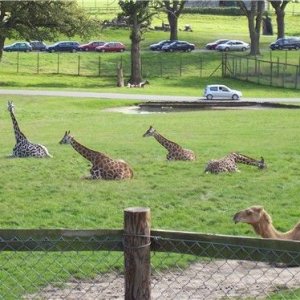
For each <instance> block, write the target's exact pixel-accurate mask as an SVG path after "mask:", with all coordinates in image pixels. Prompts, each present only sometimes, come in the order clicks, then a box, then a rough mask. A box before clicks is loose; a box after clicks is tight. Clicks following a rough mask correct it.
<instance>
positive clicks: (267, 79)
mask: <svg viewBox="0 0 300 300" xmlns="http://www.w3.org/2000/svg"><path fill="white" fill-rule="evenodd" d="M299 62H300V58H299ZM223 63H224V64H225V65H224V68H223V76H226V77H231V78H237V79H241V80H246V81H251V82H255V83H258V84H264V85H270V86H275V87H284V88H294V89H300V63H299V64H298V65H294V64H288V63H282V62H279V60H277V61H266V60H260V59H257V58H250V57H244V56H236V55H228V54H225V57H224V59H223Z"/></svg>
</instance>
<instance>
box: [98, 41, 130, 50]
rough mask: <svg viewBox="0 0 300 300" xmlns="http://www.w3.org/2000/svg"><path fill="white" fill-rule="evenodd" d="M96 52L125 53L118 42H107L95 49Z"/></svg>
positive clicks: (123, 47)
mask: <svg viewBox="0 0 300 300" xmlns="http://www.w3.org/2000/svg"><path fill="white" fill-rule="evenodd" d="M96 51H98V52H123V51H125V46H124V45H123V44H122V43H120V42H109V43H105V44H104V45H102V46H98V47H96Z"/></svg>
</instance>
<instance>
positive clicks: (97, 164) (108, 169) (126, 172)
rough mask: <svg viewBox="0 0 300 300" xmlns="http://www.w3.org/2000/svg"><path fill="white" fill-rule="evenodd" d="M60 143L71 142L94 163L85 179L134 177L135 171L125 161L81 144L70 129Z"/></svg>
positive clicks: (82, 154)
mask: <svg viewBox="0 0 300 300" xmlns="http://www.w3.org/2000/svg"><path fill="white" fill-rule="evenodd" d="M60 144H71V146H72V147H73V148H74V150H76V151H77V152H78V153H79V154H80V155H81V156H83V157H84V158H86V159H87V160H89V161H90V162H91V163H92V167H91V169H90V174H91V175H90V176H86V177H84V178H85V179H106V180H120V179H130V178H132V177H133V171H132V169H131V168H130V166H129V165H128V164H127V163H126V162H125V161H123V160H115V159H112V158H110V157H108V156H107V155H105V154H103V153H101V152H98V151H94V150H91V149H89V148H87V147H85V146H83V145H81V144H80V143H78V142H77V141H76V140H75V139H74V137H73V136H71V135H70V131H66V132H65V134H64V136H63V138H62V140H61V141H60Z"/></svg>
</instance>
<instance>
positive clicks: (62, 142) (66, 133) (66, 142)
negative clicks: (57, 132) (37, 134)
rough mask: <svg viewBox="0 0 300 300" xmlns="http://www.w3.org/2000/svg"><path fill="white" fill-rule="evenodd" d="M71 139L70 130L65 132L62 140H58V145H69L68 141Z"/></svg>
mask: <svg viewBox="0 0 300 300" xmlns="http://www.w3.org/2000/svg"><path fill="white" fill-rule="evenodd" d="M72 138H73V137H72V136H71V135H70V130H69V131H66V132H65V134H64V136H63V137H62V139H61V140H60V142H59V143H60V144H70V141H71V139H72Z"/></svg>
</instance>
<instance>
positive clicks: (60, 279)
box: [0, 230, 300, 299]
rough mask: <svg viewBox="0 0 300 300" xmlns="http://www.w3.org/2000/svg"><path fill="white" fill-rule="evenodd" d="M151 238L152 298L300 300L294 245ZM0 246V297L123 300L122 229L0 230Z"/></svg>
mask: <svg viewBox="0 0 300 300" xmlns="http://www.w3.org/2000/svg"><path fill="white" fill-rule="evenodd" d="M150 239H151V245H150V244H149V245H147V246H149V250H151V282H150V289H151V299H266V298H267V299H300V251H299V250H300V243H299V242H294V241H279V240H262V239H254V238H240V237H230V236H217V235H203V234H193V233H184V232H180V233H178V232H170V231H151V236H150ZM0 249H1V253H0V298H1V299H124V294H125V285H124V280H125V273H126V269H125V268H126V267H125V265H126V264H125V263H124V253H123V252H124V251H125V249H124V232H123V231H122V230H110V231H108V230H104V231H103V230H98V231H96V230H90V231H79V230H77V231H72V230H68V231H66V230H62V231H59V230H30V231H24V230H1V231H0ZM136 250H137V251H138V249H136ZM139 276H141V274H139ZM142 299H148V298H147V297H146V296H145V297H143V298H142Z"/></svg>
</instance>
